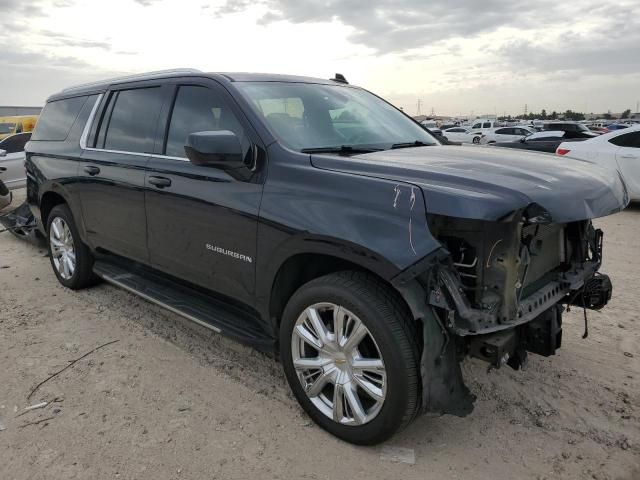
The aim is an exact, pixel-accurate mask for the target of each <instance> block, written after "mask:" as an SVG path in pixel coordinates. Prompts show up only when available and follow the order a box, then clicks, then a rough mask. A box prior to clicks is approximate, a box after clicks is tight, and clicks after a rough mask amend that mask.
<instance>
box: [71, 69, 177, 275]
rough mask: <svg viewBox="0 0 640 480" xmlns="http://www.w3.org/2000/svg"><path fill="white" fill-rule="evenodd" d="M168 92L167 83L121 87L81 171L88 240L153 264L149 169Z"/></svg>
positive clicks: (105, 106) (106, 105) (99, 122)
mask: <svg viewBox="0 0 640 480" xmlns="http://www.w3.org/2000/svg"><path fill="white" fill-rule="evenodd" d="M168 95H169V89H168V88H167V87H166V86H163V85H161V84H159V83H153V82H148V83H145V84H142V85H140V84H134V85H131V86H128V85H121V86H118V88H117V89H114V90H112V91H110V92H108V94H107V95H106V96H105V98H104V100H103V103H102V106H101V114H100V116H99V117H98V118H97V119H96V120H95V122H96V124H95V125H94V127H92V128H93V138H92V139H90V141H89V145H91V146H89V147H87V148H86V149H85V150H84V152H83V154H82V160H83V161H82V163H81V166H80V169H79V177H80V182H79V183H80V198H81V204H82V213H83V220H84V225H85V230H86V235H87V242H88V244H89V245H90V246H91V247H93V248H94V249H95V248H101V249H104V250H107V251H109V252H112V253H115V254H117V255H121V256H123V257H126V258H129V259H132V260H135V261H139V262H142V263H148V262H149V254H148V250H147V224H146V211H145V205H144V202H145V195H144V187H145V177H146V167H147V163H148V161H149V158H150V155H151V153H153V148H154V146H155V142H156V136H157V126H158V120H159V117H160V112H161V110H162V108H163V106H164V103H165V102H166V101H167V100H168Z"/></svg>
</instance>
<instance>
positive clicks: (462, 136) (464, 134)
mask: <svg viewBox="0 0 640 480" xmlns="http://www.w3.org/2000/svg"><path fill="white" fill-rule="evenodd" d="M442 136H443V137H445V138H446V139H447V140H449V141H450V142H460V143H471V141H472V139H473V137H472V136H471V131H470V130H469V129H468V128H464V127H453V128H447V129H446V130H444V131H443V132H442Z"/></svg>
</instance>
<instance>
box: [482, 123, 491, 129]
mask: <svg viewBox="0 0 640 480" xmlns="http://www.w3.org/2000/svg"><path fill="white" fill-rule="evenodd" d="M482 128H491V122H484V123H483V124H482Z"/></svg>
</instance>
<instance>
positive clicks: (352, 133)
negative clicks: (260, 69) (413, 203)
mask: <svg viewBox="0 0 640 480" xmlns="http://www.w3.org/2000/svg"><path fill="white" fill-rule="evenodd" d="M236 85H237V86H238V89H239V90H240V91H241V92H242V94H243V95H244V96H245V97H246V98H247V100H248V101H249V103H250V104H251V105H252V107H253V108H254V109H255V111H256V112H257V113H258V114H259V115H261V116H263V117H264V119H265V121H266V123H267V124H268V125H269V127H270V128H271V130H272V132H273V133H274V134H275V135H276V137H277V138H278V140H280V141H281V142H282V143H283V144H284V145H286V146H288V147H289V148H292V149H294V150H307V149H309V150H312V149H316V148H330V147H341V146H342V147H345V146H346V147H353V148H354V149H356V148H371V149H372V150H373V149H381V150H382V149H388V148H391V147H392V146H393V145H398V144H405V143H406V144H408V143H416V142H418V144H426V145H436V144H437V143H438V142H437V141H436V140H435V139H434V138H433V137H432V136H431V135H430V134H429V133H428V132H427V131H425V130H424V129H423V128H421V127H420V126H419V125H418V124H416V123H415V122H413V121H411V120H410V119H409V118H407V117H406V116H405V115H404V114H402V113H401V112H400V111H398V110H396V109H395V108H394V107H393V106H391V105H390V104H388V103H386V102H385V101H383V100H381V99H379V98H378V97H376V96H375V95H373V94H371V93H369V92H367V91H365V90H361V89H359V88H353V87H346V86H339V85H335V86H334V85H321V84H312V83H283V82H246V83H242V82H238V83H237V84H236Z"/></svg>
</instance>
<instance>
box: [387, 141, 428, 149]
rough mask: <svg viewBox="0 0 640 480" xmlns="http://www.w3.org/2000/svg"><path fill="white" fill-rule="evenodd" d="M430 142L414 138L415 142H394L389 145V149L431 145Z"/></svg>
mask: <svg viewBox="0 0 640 480" xmlns="http://www.w3.org/2000/svg"><path fill="white" fill-rule="evenodd" d="M431 146H433V144H432V143H424V142H421V141H420V140H416V141H415V142H405V143H394V144H393V145H391V150H395V149H397V148H412V147H431Z"/></svg>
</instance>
